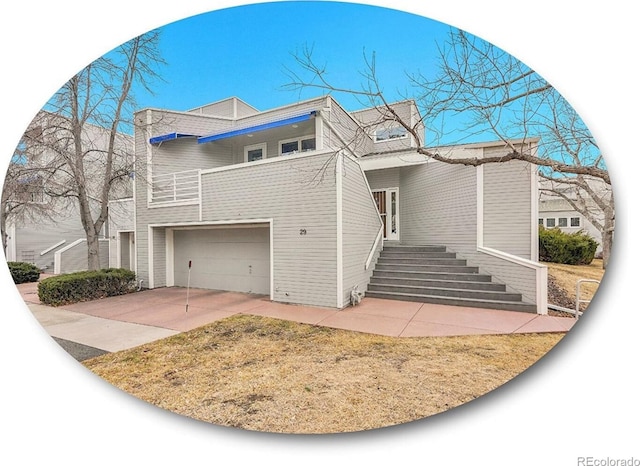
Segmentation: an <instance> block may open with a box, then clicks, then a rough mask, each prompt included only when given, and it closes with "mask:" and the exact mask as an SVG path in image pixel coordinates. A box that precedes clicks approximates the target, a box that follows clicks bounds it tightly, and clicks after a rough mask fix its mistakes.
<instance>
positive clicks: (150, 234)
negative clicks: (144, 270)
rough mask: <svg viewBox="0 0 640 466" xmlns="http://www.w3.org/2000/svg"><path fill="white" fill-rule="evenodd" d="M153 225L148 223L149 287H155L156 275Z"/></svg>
mask: <svg viewBox="0 0 640 466" xmlns="http://www.w3.org/2000/svg"><path fill="white" fill-rule="evenodd" d="M153 228H154V227H153V226H152V225H147V253H148V254H149V257H147V261H148V266H149V288H152V289H153V288H155V276H154V273H153Z"/></svg>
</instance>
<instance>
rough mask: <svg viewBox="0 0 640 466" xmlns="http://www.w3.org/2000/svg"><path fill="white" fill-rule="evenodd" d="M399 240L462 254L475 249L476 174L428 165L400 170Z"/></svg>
mask: <svg viewBox="0 0 640 466" xmlns="http://www.w3.org/2000/svg"><path fill="white" fill-rule="evenodd" d="M399 198H400V232H401V233H400V234H401V237H400V240H401V241H402V242H403V243H407V244H418V245H426V244H437V245H445V246H449V247H450V248H451V249H452V250H454V251H456V252H458V253H460V254H468V253H471V252H472V251H475V248H476V171H475V169H474V168H471V167H463V166H459V165H448V164H445V163H437V162H433V163H427V164H423V165H416V166H412V167H402V168H401V169H400V194H399Z"/></svg>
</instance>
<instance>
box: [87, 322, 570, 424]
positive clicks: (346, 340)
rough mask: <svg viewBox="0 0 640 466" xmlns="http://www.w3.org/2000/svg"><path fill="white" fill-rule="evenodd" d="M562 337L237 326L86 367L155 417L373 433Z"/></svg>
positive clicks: (476, 389)
mask: <svg viewBox="0 0 640 466" xmlns="http://www.w3.org/2000/svg"><path fill="white" fill-rule="evenodd" d="M562 336H563V335H562V334H526V335H497V336H486V335H484V336H465V337H446V338H392V337H383V336H376V335H369V334H364V333H357V332H349V331H344V330H336V329H329V328H325V327H318V326H312V325H304V324H296V323H293V322H289V321H282V320H277V319H271V318H264V317H254V316H246V315H238V316H234V317H231V318H228V319H224V320H222V321H218V322H215V323H213V324H210V325H207V326H204V327H201V328H198V329H195V330H193V331H190V332H186V333H182V334H179V335H176V336H173V337H170V338H167V339H164V340H161V341H157V342H154V343H150V344H146V345H143V346H140V347H137V348H133V349H131V350H127V351H122V352H118V353H113V354H107V355H104V356H100V357H98V358H94V359H92V360H88V361H85V362H84V364H85V365H86V367H88V368H89V369H90V370H91V371H93V372H94V373H96V374H97V375H99V376H100V377H102V378H104V379H106V380H107V381H108V382H110V383H111V384H113V385H115V386H116V387H119V388H120V389H122V390H124V391H125V392H128V393H130V394H132V395H134V396H136V397H138V398H140V399H142V400H145V401H147V402H149V403H151V404H153V405H156V406H158V407H160V408H164V409H167V410H170V411H173V412H175V413H178V414H181V415H184V416H188V417H191V418H194V419H198V420H202V421H205V422H210V423H214V424H218V425H222V426H232V427H237V428H242V429H248V430H256V431H266V432H280V433H336V432H351V431H362V430H368V429H375V428H380V427H385V426H391V425H396V424H401V423H406V422H410V421H413V420H417V419H422V418H425V417H427V416H431V415H433V414H436V413H440V412H443V411H446V410H449V409H451V408H454V407H456V406H459V405H461V404H464V403H466V402H468V401H471V400H473V399H475V398H478V397H480V396H482V395H484V394H486V393H487V392H489V391H491V390H493V389H495V388H497V387H499V386H500V385H502V384H504V383H505V382H507V381H509V380H511V379H512V378H513V377H515V376H517V375H518V374H520V373H521V372H523V371H524V370H525V369H527V368H528V367H530V366H531V365H532V364H534V363H535V362H536V361H537V360H538V359H540V358H541V357H542V356H544V355H545V354H546V353H547V352H548V351H549V350H550V349H551V348H552V347H553V346H554V345H556V343H558V341H559V340H560V339H561V338H562Z"/></svg>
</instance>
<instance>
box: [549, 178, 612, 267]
mask: <svg viewBox="0 0 640 466" xmlns="http://www.w3.org/2000/svg"><path fill="white" fill-rule="evenodd" d="M589 185H590V187H591V189H592V191H593V192H594V193H595V194H594V195H595V196H597V197H598V198H600V199H603V200H605V203H606V204H607V205H610V204H611V202H610V199H611V190H610V188H608V187H607V185H606V184H605V183H604V182H602V181H601V180H598V179H595V178H594V179H589ZM539 192H540V194H539V196H540V198H539V199H540V200H539V208H538V211H539V216H538V224H539V225H540V226H543V227H545V228H559V229H560V230H561V231H564V232H565V233H576V232H579V231H581V232H584V233H586V234H588V235H589V236H590V237H592V238H593V239H594V240H596V242H597V243H598V248H597V249H596V256H599V255H601V254H602V232H601V231H600V229H599V228H598V227H597V226H596V225H594V224H593V221H595V222H598V223H600V224H601V225H602V224H603V223H604V212H603V210H602V209H601V208H599V207H598V205H597V204H596V202H595V201H594V199H593V198H592V197H591V196H589V195H585V194H582V195H579V192H578V190H577V189H576V187H575V186H571V185H569V186H562V185H558V183H555V185H554V186H552V184H551V183H550V182H549V181H548V180H545V179H541V180H540V190H539ZM572 202H573V203H576V204H578V205H580V206H581V207H582V208H583V209H584V210H585V211H586V212H588V213H589V217H586V216H585V215H584V214H583V213H581V212H578V211H577V210H576V209H575V207H574V206H573V205H572V204H571V203H572Z"/></svg>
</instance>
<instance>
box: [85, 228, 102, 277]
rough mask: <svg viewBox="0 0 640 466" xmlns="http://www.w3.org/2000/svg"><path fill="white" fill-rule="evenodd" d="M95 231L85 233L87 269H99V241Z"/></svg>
mask: <svg viewBox="0 0 640 466" xmlns="http://www.w3.org/2000/svg"><path fill="white" fill-rule="evenodd" d="M99 238H100V237H99V236H98V235H96V234H95V232H90V233H88V234H87V265H88V267H89V270H100V241H99Z"/></svg>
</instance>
